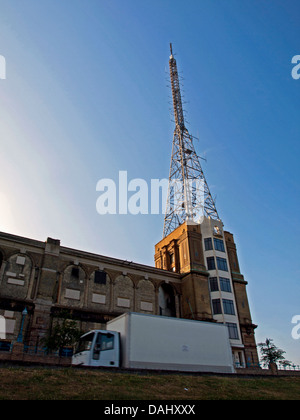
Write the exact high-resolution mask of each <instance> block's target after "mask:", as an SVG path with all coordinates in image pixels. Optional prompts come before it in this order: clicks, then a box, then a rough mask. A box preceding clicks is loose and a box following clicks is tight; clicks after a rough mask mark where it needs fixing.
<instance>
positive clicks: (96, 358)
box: [91, 332, 119, 367]
mask: <svg viewBox="0 0 300 420" xmlns="http://www.w3.org/2000/svg"><path fill="white" fill-rule="evenodd" d="M118 338H119V336H118V334H117V333H113V332H107V333H104V332H98V333H97V337H96V340H95V344H94V348H93V353H92V361H91V365H92V366H109V367H112V366H115V367H118V366H119V342H118Z"/></svg>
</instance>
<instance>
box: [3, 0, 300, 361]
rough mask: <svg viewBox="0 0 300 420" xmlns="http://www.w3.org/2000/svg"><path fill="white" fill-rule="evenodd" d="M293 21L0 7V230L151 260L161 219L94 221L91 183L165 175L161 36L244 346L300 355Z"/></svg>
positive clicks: (247, 13)
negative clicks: (241, 321)
mask: <svg viewBox="0 0 300 420" xmlns="http://www.w3.org/2000/svg"><path fill="white" fill-rule="evenodd" d="M299 19H300V3H299V1H298V0H295V1H294V0H285V1H283V0H282V1H279V0H273V1H272V2H271V1H269V0H84V1H83V0H63V1H61V0H43V1H39V0H26V2H25V1H23V0H0V55H2V56H3V57H5V60H6V79H5V80H0V168H1V177H0V230H2V231H5V232H9V233H14V234H17V235H23V236H26V237H30V238H33V239H38V240H42V241H45V240H46V239H47V237H48V236H50V237H54V238H58V239H60V240H61V243H62V245H64V246H69V247H73V248H78V249H82V250H86V251H91V252H96V253H99V254H104V255H108V256H112V257H116V258H121V259H127V260H129V261H135V262H139V263H144V264H147V265H153V254H154V244H155V243H157V242H158V241H159V240H160V239H161V237H162V229H163V215H151V214H148V215H137V216H134V215H106V216H103V215H102V216H100V215H99V214H98V213H97V211H96V200H97V198H98V197H99V192H97V191H96V185H97V182H98V180H99V179H103V178H111V179H114V180H115V181H116V182H117V181H118V174H119V171H127V172H128V180H131V179H134V178H142V179H145V180H146V181H147V182H149V183H150V180H151V179H153V178H159V179H162V178H167V177H168V175H169V165H170V157H171V145H172V137H173V129H174V124H173V122H172V114H171V112H170V106H171V105H170V100H171V92H170V88H169V87H168V85H169V81H168V60H169V43H170V42H172V43H173V51H174V52H175V54H176V55H175V57H176V59H177V64H178V67H179V70H180V72H181V74H182V76H183V78H184V80H183V91H184V98H185V100H186V103H185V105H184V106H185V110H186V114H187V121H188V129H189V131H190V133H191V134H193V135H194V136H196V137H198V139H199V140H197V141H195V147H196V150H197V152H198V154H199V155H200V156H202V157H204V158H205V159H206V161H204V160H203V161H201V162H202V165H203V170H204V172H205V175H206V178H207V181H208V184H209V186H210V189H211V192H212V194H213V196H216V198H217V209H218V212H219V215H220V217H221V219H222V220H223V222H224V225H225V226H224V227H225V229H226V230H229V231H230V232H232V233H233V234H234V236H235V240H236V243H237V246H238V255H239V259H240V266H241V271H242V273H243V274H244V276H245V279H246V280H247V281H248V282H249V285H248V295H249V300H250V305H251V311H252V317H253V322H254V323H256V324H258V329H257V330H256V338H257V341H258V342H259V341H263V340H265V338H266V337H268V338H273V339H274V342H275V344H277V345H278V346H279V347H281V348H283V349H284V350H286V351H287V354H286V358H287V359H289V360H291V361H293V362H294V363H296V364H300V340H294V339H292V337H291V330H292V327H293V325H292V324H291V320H292V317H293V316H294V315H297V314H299V315H300V257H299V256H300V246H299V243H300V241H299V235H300V223H299V207H300V200H299V180H300V165H299V158H300V147H299V140H300V124H299V105H300V103H299V102H300V79H299V80H295V79H293V78H292V77H291V71H292V68H293V64H291V60H292V57H293V56H295V55H298V54H300V45H299V39H300V25H299Z"/></svg>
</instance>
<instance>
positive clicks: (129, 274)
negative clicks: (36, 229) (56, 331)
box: [0, 233, 181, 345]
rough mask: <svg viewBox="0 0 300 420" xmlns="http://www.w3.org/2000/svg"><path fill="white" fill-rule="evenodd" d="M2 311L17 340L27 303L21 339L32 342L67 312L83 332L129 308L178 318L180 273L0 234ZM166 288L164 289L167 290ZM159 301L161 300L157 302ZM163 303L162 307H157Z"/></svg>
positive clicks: (12, 338)
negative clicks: (165, 313)
mask: <svg viewBox="0 0 300 420" xmlns="http://www.w3.org/2000/svg"><path fill="white" fill-rule="evenodd" d="M0 265H1V268H0V315H1V316H4V317H5V318H6V325H7V326H8V328H7V331H6V338H7V340H8V341H15V340H16V338H17V336H18V334H19V331H20V328H21V321H22V311H23V310H24V308H25V307H26V309H27V311H28V315H27V316H26V318H25V321H24V341H25V342H27V343H28V344H30V345H36V344H37V343H39V342H40V339H41V338H42V337H43V336H44V335H45V334H46V333H47V331H48V330H49V328H50V326H51V323H52V322H53V319H55V318H56V317H59V315H60V314H62V313H63V312H65V311H69V313H71V314H72V318H73V319H75V320H77V321H78V324H79V326H80V328H81V329H82V330H83V331H88V330H89V329H93V328H104V327H105V324H106V322H107V321H108V320H110V319H112V318H114V317H116V316H118V315H120V314H122V313H124V312H127V311H134V312H142V313H148V314H162V313H164V311H167V310H168V306H169V299H170V297H171V300H172V301H173V310H174V311H173V315H174V316H178V317H179V316H181V312H180V303H179V302H180V296H181V280H180V275H179V274H177V273H171V272H167V271H163V270H159V269H156V268H154V267H149V266H145V265H141V264H135V263H132V262H128V261H122V260H118V259H114V258H109V257H105V256H101V255H96V254H92V253H88V252H83V251H79V250H75V249H70V248H65V247H63V246H61V244H60V241H58V240H54V239H51V238H48V239H47V241H46V242H40V241H36V240H32V239H27V238H23V237H18V236H14V235H10V234H6V233H0ZM166 289H168V292H166ZM159 301H160V302H159ZM160 305H161V306H160Z"/></svg>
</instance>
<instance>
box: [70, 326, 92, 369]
mask: <svg viewBox="0 0 300 420" xmlns="http://www.w3.org/2000/svg"><path fill="white" fill-rule="evenodd" d="M94 336H95V333H94V332H90V333H88V334H84V335H83V336H82V337H81V338H80V339H79V341H78V344H77V346H76V349H75V352H74V354H73V358H72V364H73V365H83V366H89V364H90V358H91V349H92V346H93V341H94Z"/></svg>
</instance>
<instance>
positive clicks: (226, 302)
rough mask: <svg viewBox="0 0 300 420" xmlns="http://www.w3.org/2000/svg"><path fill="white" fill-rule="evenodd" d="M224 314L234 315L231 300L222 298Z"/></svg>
mask: <svg viewBox="0 0 300 420" xmlns="http://www.w3.org/2000/svg"><path fill="white" fill-rule="evenodd" d="M223 308H224V314H226V315H235V311H234V304H233V300H230V299H223Z"/></svg>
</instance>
